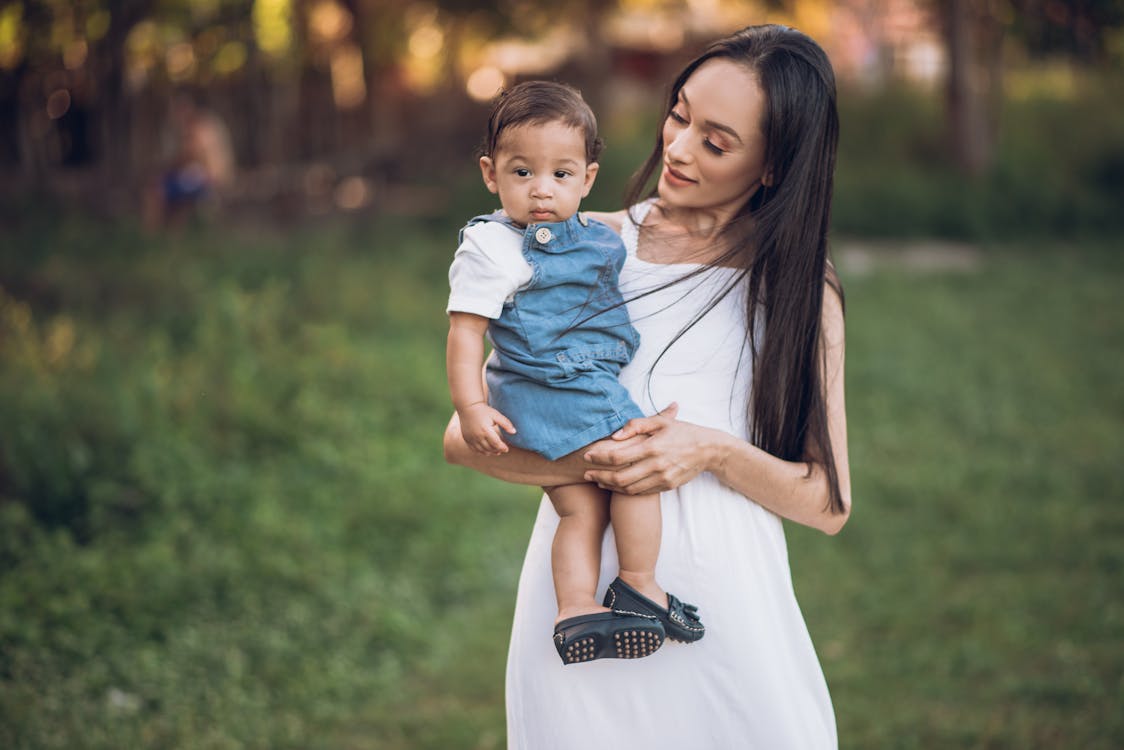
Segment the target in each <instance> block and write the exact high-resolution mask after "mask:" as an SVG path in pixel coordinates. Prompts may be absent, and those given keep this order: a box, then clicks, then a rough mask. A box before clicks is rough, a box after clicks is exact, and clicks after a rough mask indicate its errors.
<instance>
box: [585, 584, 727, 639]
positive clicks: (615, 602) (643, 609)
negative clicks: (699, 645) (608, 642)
mask: <svg viewBox="0 0 1124 750" xmlns="http://www.w3.org/2000/svg"><path fill="white" fill-rule="evenodd" d="M665 597H666V598H665V599H664V601H666V602H667V605H666V606H661V605H660V602H659V601H658V600H653V599H651V598H649V597H648V596H646V595H645V594H643V593H641V592H639V591H637V590H636V589H634V588H633V587H632V586H630V585H629V584H627V583H626V582H624V581H623V580H621V579H620V578H617V579H616V580H615V581H613V582H612V583H611V584H609V590H608V591H606V592H605V606H606V607H609V608H611V609H612V610H613V611H614V612H616V613H617V614H638V615H651V616H654V617H656V618H658V619H659V621H660V622H661V623H662V624H663V626H664V631H665V632H666V634H667V637H668V638H670V639H672V640H674V641H684V642H687V643H691V642H694V641H697V640H699V639H700V638H702V637H703V635H705V634H706V628H705V627H704V626H703V624H702V620H700V619H699V611H698V608H697V607H695V606H694V605H693V604H685V603H684V602H681V601H679V600H678V599H676V598H675V597H674V596H672V595H671V594H665Z"/></svg>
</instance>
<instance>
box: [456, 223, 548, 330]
mask: <svg viewBox="0 0 1124 750" xmlns="http://www.w3.org/2000/svg"><path fill="white" fill-rule="evenodd" d="M522 246H523V238H522V235H520V234H519V233H517V232H515V231H513V230H512V229H510V228H509V227H507V226H506V225H504V224H502V223H499V222H493V221H489V222H483V223H481V224H474V225H472V226H469V227H466V228H465V230H464V232H463V237H462V242H461V245H460V247H458V248H457V252H456V255H455V256H454V257H453V263H452V265H451V266H450V267H449V304H448V306H447V307H446V308H445V312H446V313H450V312H466V313H473V314H475V315H480V316H483V317H485V318H489V319H492V320H494V319H496V318H498V317H499V316H500V313H501V312H502V311H503V305H504V302H506V301H507V300H508V299H510V298H511V297H512V295H514V294H515V292H517V291H518V290H519V289H520V288H521V287H523V286H524V285H526V284H527V282H529V281H530V280H531V275H532V270H531V267H530V265H529V264H528V263H527V261H526V259H525V258H524V257H523V252H522Z"/></svg>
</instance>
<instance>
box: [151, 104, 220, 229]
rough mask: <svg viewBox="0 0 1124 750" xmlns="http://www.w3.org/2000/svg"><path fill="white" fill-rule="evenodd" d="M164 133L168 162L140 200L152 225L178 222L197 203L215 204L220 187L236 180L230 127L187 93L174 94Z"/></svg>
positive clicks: (179, 224)
mask: <svg viewBox="0 0 1124 750" xmlns="http://www.w3.org/2000/svg"><path fill="white" fill-rule="evenodd" d="M165 138H166V142H167V143H168V146H167V152H168V157H167V158H166V159H165V160H163V161H164V163H166V164H167V165H168V166H167V167H166V168H164V169H163V171H162V172H161V173H160V175H159V176H158V178H157V179H156V181H155V182H153V183H152V184H150V185H149V186H148V189H147V193H146V196H145V201H144V219H145V225H146V226H147V227H149V228H150V229H156V228H160V227H178V226H182V225H183V224H184V222H185V221H186V220H187V219H188V218H189V217H190V216H191V215H192V213H193V212H194V210H195V209H196V208H198V207H200V206H204V205H206V206H209V207H212V208H213V207H216V206H217V205H218V201H219V195H220V193H221V191H222V190H223V189H224V188H226V187H227V186H229V185H230V184H231V182H233V180H234V172H235V165H234V151H233V149H232V148H231V144H230V131H229V130H228V129H227V127H226V124H225V123H224V122H223V121H222V118H220V117H219V116H218V115H217V114H216V113H215V112H213V111H211V110H209V109H207V108H205V107H203V106H201V105H200V104H199V102H198V101H197V100H196V99H195V97H194V96H192V95H191V94H188V93H179V94H176V95H175V96H174V97H173V98H172V100H171V103H170V106H169V110H168V123H167V132H166V134H165Z"/></svg>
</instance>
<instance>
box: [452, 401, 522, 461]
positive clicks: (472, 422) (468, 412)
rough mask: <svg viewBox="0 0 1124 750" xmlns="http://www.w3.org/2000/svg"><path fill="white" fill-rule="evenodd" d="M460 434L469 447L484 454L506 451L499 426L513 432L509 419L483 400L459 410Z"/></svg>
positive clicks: (496, 453)
mask: <svg viewBox="0 0 1124 750" xmlns="http://www.w3.org/2000/svg"><path fill="white" fill-rule="evenodd" d="M459 416H460V420H461V435H463V436H464V441H465V442H466V443H468V445H469V447H470V448H472V449H473V450H474V451H476V452H477V453H483V454H484V455H486V456H498V455H500V454H502V453H507V443H505V442H504V441H503V438H502V437H501V435H500V428H502V429H504V430H506V431H507V432H508V433H509V434H511V435H514V434H515V425H513V424H512V423H511V420H510V419H508V418H507V417H505V416H504V415H503V414H500V413H499V412H498V411H496V410H495V409H493V408H492V407H490V406H488V405H487V404H486V403H484V402H480V403H478V404H472V405H471V406H467V407H465V408H464V409H463V410H461V411H460V412H459Z"/></svg>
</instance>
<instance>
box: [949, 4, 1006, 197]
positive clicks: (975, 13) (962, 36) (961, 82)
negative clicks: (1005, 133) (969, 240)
mask: <svg viewBox="0 0 1124 750" xmlns="http://www.w3.org/2000/svg"><path fill="white" fill-rule="evenodd" d="M939 5H940V9H941V11H943V17H942V18H941V22H942V28H943V31H944V38H945V50H946V53H947V56H948V73H947V78H946V85H945V92H946V93H945V102H946V110H945V111H946V121H947V124H948V135H949V146H950V150H951V152H952V158H953V160H954V161H955V163H956V165H957V166H958V167H959V168H960V169H961V170H962V171H963V172H964V173H965V174H967V175H969V176H972V177H978V176H980V175H982V174H983V173H984V172H986V171H987V169H988V167H990V166H991V163H992V160H993V158H994V153H995V142H996V139H997V136H998V128H999V123H998V113H999V101H1000V98H1001V93H1002V70H1003V46H1002V36H1003V28H1002V26H1001V25H1000V24H999V23H998V22H997V20H996V18H995V16H994V15H993V14H992V13H991V12H990V8H989V4H988V3H987V2H982V1H981V0H945V1H944V2H941V3H939Z"/></svg>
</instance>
